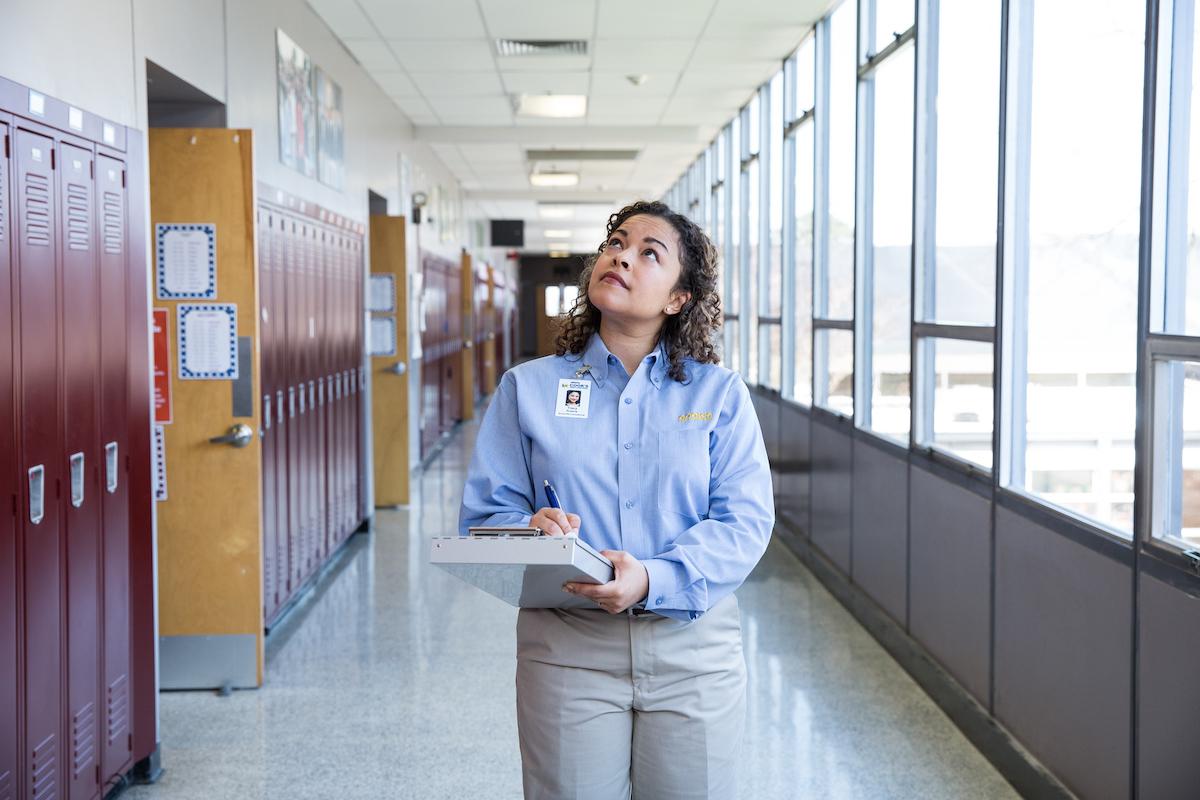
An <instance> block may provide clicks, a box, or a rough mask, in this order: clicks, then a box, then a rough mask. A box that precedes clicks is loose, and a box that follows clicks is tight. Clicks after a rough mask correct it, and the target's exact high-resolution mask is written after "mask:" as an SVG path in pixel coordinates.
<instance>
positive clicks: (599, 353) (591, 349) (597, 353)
mask: <svg viewBox="0 0 1200 800" xmlns="http://www.w3.org/2000/svg"><path fill="white" fill-rule="evenodd" d="M646 358H649V359H652V360H653V363H652V364H651V365H650V382H651V383H653V384H654V388H655V389H661V388H662V384H663V381H664V380H666V377H667V370H668V369H669V368H670V366H671V360H670V359H669V358H668V357H667V347H666V344H665V343H663V342H661V341H660V342H659V343H658V346H657V347H655V348H654V350H652V351H651V352H650V354H649V355H648V356H646ZM609 359H616V356H614V355H613V354H612V353H611V352H610V351H609V349H608V347H607V346H606V345H605V344H604V340H603V339H601V338H600V334H599V333H593V334H592V338H591V339H590V340H589V341H588V345H587V347H586V348H584V351H583V356H582V357H581V358H580V359H579V360H580V362H581V363H580V365H579V368H580V369H581V370H582V369H584V368H586V369H587V372H588V374H589V375H591V376H592V377H593V378H595V379H596V383H597V384H599V385H600V386H603V385H604V381H606V380H607V379H608V368H609Z"/></svg>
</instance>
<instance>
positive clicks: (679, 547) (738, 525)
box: [644, 378, 775, 619]
mask: <svg viewBox="0 0 1200 800" xmlns="http://www.w3.org/2000/svg"><path fill="white" fill-rule="evenodd" d="M709 460H710V462H711V473H710V474H711V479H710V482H709V508H708V514H707V518H706V519H703V520H701V521H700V522H698V523H697V524H695V525H693V526H692V527H690V528H688V529H687V530H685V531H684V532H683V533H682V534H680V535H679V536H678V537H677V538H676V539H675V541H674V542H672V543H671V546H670V547H668V548H667V549H666V551H665V552H662V553H659V554H658V555H656V556H655V557H654V558H650V559H647V560H646V561H645V562H644V563H645V565H646V572H647V575H648V576H649V578H650V591H649V594H648V595H647V598H646V607H647V608H648V609H650V610H652V611H655V612H658V613H660V614H663V615H664V616H671V617H675V618H678V619H696V618H698V617H699V616H700V615H702V614H703V613H704V612H706V611H707V610H708V609H710V608H712V607H713V606H715V605H716V604H717V603H718V602H720V601H721V600H722V599H724V598H725V597H726V596H728V595H729V594H732V593H733V592H734V591H735V590H736V589H737V588H738V587H739V586H741V585H742V583H744V582H745V580H746V578H747V577H748V576H749V575H750V572H751V571H752V570H753V569H754V567H755V565H757V564H758V562H759V559H761V558H762V555H763V553H765V552H766V549H767V544H768V542H769V541H770V539H771V531H772V529H773V528H774V526H775V501H774V497H773V490H772V485H771V469H770V466H769V464H768V462H767V451H766V447H765V445H764V444H763V438H762V429H761V428H760V426H759V423H758V417H757V416H756V414H755V412H754V405H753V403H752V402H751V399H750V392H749V390H748V389H747V388H746V385H745V384H744V383H743V382H742V381H741V379H740V378H737V379H735V380H734V381H733V382H732V385H731V388H730V391H729V392H728V393H727V395H726V401H725V403H724V407H723V409H722V412H721V418H720V420H719V422H718V424H717V425H716V426H715V427H714V429H713V431H712V439H711V441H710V445H709Z"/></svg>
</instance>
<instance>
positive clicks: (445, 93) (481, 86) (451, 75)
mask: <svg viewBox="0 0 1200 800" xmlns="http://www.w3.org/2000/svg"><path fill="white" fill-rule="evenodd" d="M409 77H410V78H412V80H413V83H415V84H416V85H417V87H418V88H419V89H420V90H421V94H423V95H425V96H426V97H429V98H434V97H498V96H501V95H503V94H504V87H503V86H502V85H501V84H500V78H498V77H497V76H496V73H495V72H410V73H409Z"/></svg>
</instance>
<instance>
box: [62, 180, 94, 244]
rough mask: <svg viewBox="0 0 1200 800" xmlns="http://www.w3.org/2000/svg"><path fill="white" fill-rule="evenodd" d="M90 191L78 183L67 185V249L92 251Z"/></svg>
mask: <svg viewBox="0 0 1200 800" xmlns="http://www.w3.org/2000/svg"><path fill="white" fill-rule="evenodd" d="M89 205H90V204H89V203H88V190H87V187H86V186H80V185H79V184H77V183H68V184H67V248H68V249H70V250H90V249H91V245H90V239H91V237H92V226H91V223H90V219H91V209H90V208H89V207H88V206H89Z"/></svg>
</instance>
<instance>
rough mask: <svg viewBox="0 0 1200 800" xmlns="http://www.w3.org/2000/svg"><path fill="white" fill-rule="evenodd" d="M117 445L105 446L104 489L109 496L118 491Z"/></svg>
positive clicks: (111, 443)
mask: <svg viewBox="0 0 1200 800" xmlns="http://www.w3.org/2000/svg"><path fill="white" fill-rule="evenodd" d="M118 463H119V459H118V458H117V443H116V442H109V443H108V444H106V445H104V488H105V490H107V491H108V493H109V494H112V493H113V492H115V491H117V472H118V470H117V464H118Z"/></svg>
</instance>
